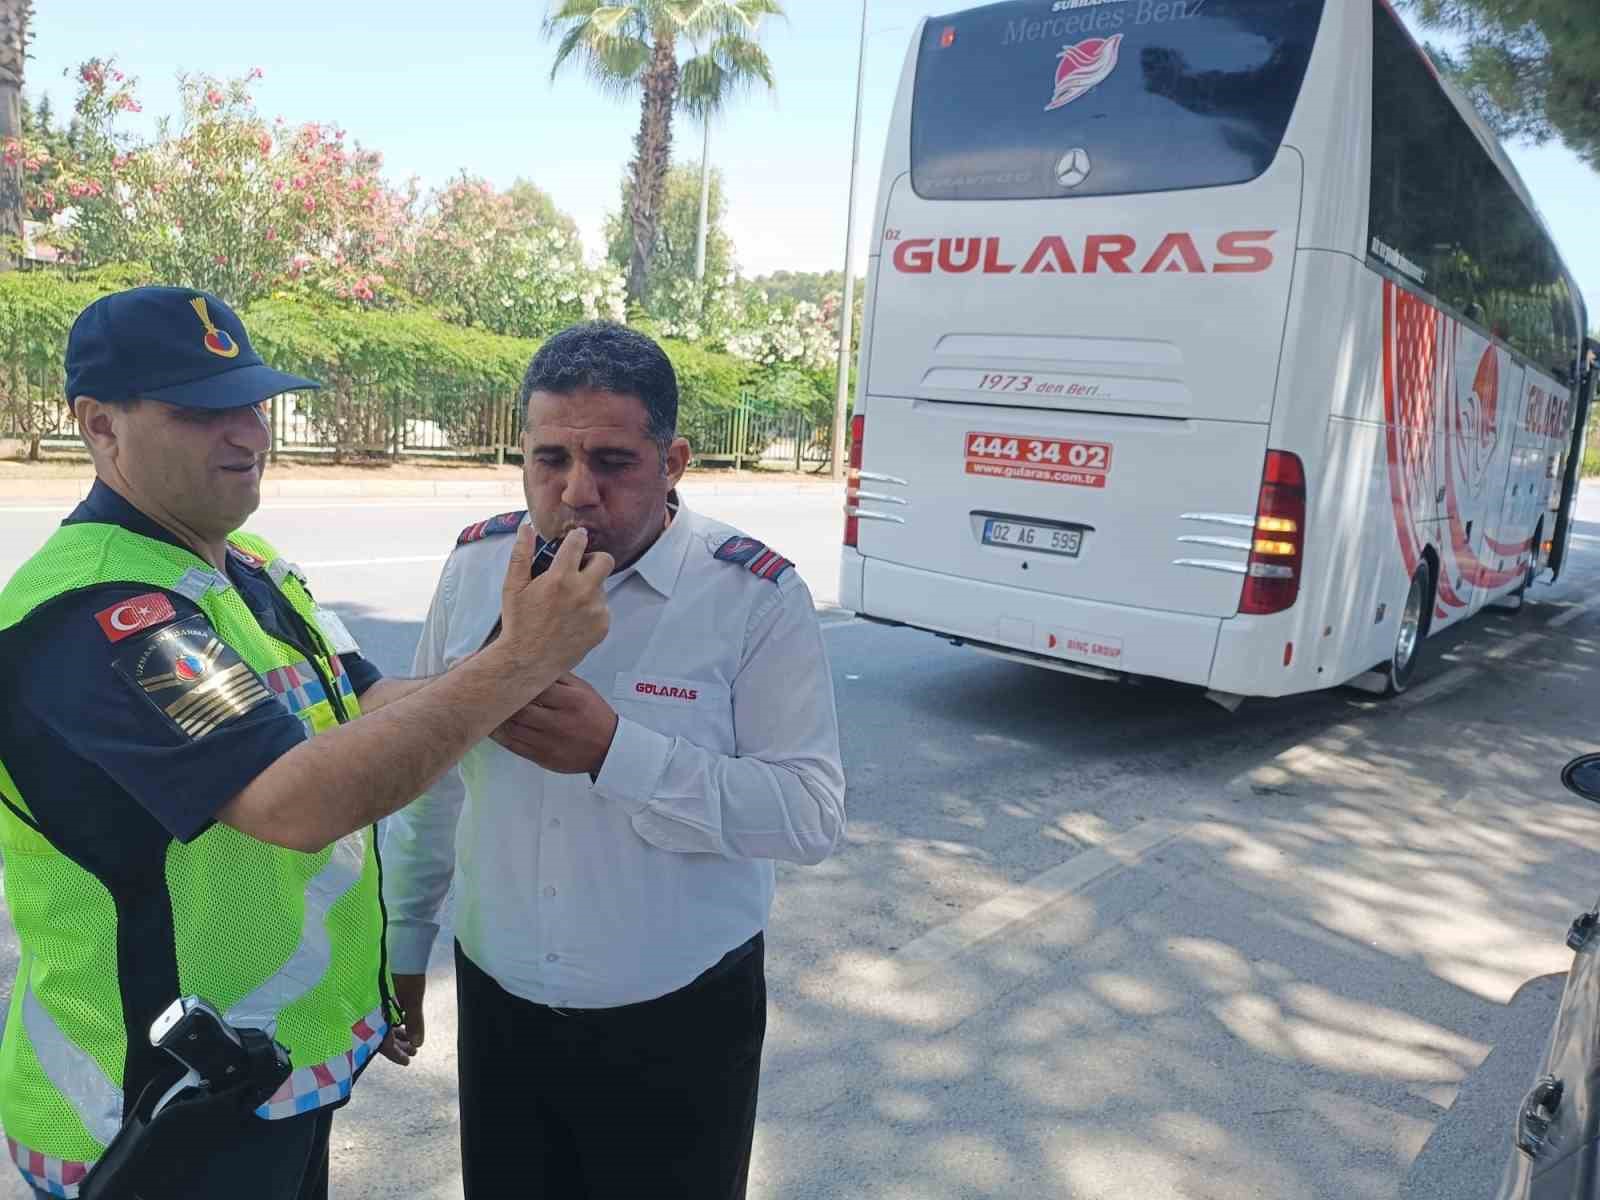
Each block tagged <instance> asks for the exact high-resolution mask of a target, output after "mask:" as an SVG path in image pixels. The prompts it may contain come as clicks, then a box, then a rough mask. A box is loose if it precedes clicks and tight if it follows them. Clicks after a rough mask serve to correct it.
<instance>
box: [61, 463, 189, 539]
mask: <svg viewBox="0 0 1600 1200" xmlns="http://www.w3.org/2000/svg"><path fill="white" fill-rule="evenodd" d="M86 523H93V524H97V525H119V526H121V527H122V528H123V529H126V530H127V531H128V532H129V533H137V534H139V535H140V536H141V537H147V538H151V539H152V540H154V541H157V542H165V543H166V544H167V545H169V546H176V547H178V548H179V549H180V550H188V549H189V547H187V546H185V545H184V544H183V543H182V542H180V541H179V540H178V538H177V536H176V535H175V534H173V532H172V531H171V530H169V529H167V528H166V527H165V526H163V525H161V524H159V523H158V522H156V521H155V520H154V519H153V518H151V517H148V516H146V515H145V514H144V513H143V512H141V511H140V510H139V509H137V508H135V507H134V506H133V504H132V502H131V501H129V500H128V498H127V497H126V496H124V495H123V494H122V493H121V492H119V491H117V490H116V489H115V488H113V487H112V486H111V485H110V484H108V483H106V482H105V481H104V480H101V479H96V480H95V481H94V486H93V487H91V488H90V489H89V494H88V495H87V496H85V497H84V498H83V502H82V503H80V504H79V505H78V507H77V508H75V509H73V510H72V512H71V513H70V514H69V515H68V517H67V519H66V520H65V521H63V522H62V524H63V525H81V524H86ZM191 553H192V551H191Z"/></svg>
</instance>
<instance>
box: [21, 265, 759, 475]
mask: <svg viewBox="0 0 1600 1200" xmlns="http://www.w3.org/2000/svg"><path fill="white" fill-rule="evenodd" d="M144 282H149V280H148V272H145V271H144V270H142V269H141V268H139V267H137V266H128V267H116V268H111V269H106V270H102V271H99V272H95V273H93V274H87V275H83V276H79V277H76V278H74V277H71V276H68V275H66V274H63V273H59V272H55V271H26V272H8V273H5V274H0V420H3V423H4V424H5V425H8V426H10V427H11V428H12V429H14V430H16V431H18V432H21V433H24V434H25V435H26V434H29V433H33V432H36V431H39V430H48V429H50V428H52V427H53V425H54V423H55V419H56V418H57V417H59V415H60V412H61V404H62V396H61V383H62V378H61V360H62V356H63V354H64V353H65V350H66V341H67V332H68V330H69V329H70V328H71V326H72V322H73V320H74V319H75V318H76V317H77V315H78V313H79V312H81V311H82V310H83V309H84V307H85V306H87V305H88V304H90V303H91V302H92V301H94V300H95V299H96V298H98V297H100V296H102V295H105V294H106V293H107V292H111V291H116V290H118V289H120V288H124V287H130V286H135V285H137V284H139V283H144ZM241 316H242V318H243V319H244V322H245V326H246V328H247V329H248V330H249V331H250V338H251V341H252V342H253V343H254V344H255V346H256V349H257V350H259V351H260V353H261V356H262V358H264V359H265V360H266V361H267V362H269V363H271V364H272V365H273V366H275V367H278V368H280V369H282V370H285V371H293V372H296V373H298V374H302V375H306V376H309V377H310V378H312V379H315V380H317V381H318V382H319V383H321V384H322V385H323V387H322V390H321V391H320V392H317V393H312V394H307V395H305V396H302V397H301V399H300V401H299V403H300V405H301V408H302V411H304V412H306V413H307V415H308V416H309V418H310V420H311V423H312V426H313V428H314V429H315V431H316V432H317V434H318V437H319V440H322V441H325V442H327V443H328V444H329V445H332V446H334V447H336V448H338V449H340V450H382V449H384V448H386V447H389V446H391V445H392V444H393V439H394V437H395V436H396V435H395V431H396V429H397V428H399V427H400V424H401V422H402V421H403V420H406V419H412V420H415V419H428V420H433V421H436V422H437V423H438V424H439V425H440V426H441V427H442V428H443V429H444V430H445V432H446V433H447V434H448V435H449V437H450V439H451V441H452V444H454V445H457V446H492V445H495V444H497V443H499V442H501V441H505V440H514V428H515V427H514V425H508V424H507V422H508V421H511V420H513V419H514V418H513V417H512V415H511V414H512V409H513V407H514V404H515V398H516V392H517V387H518V385H519V384H520V382H521V380H522V376H523V372H524V371H526V370H527V366H528V362H529V361H530V360H531V359H532V358H533V355H534V353H535V351H537V350H538V348H539V343H538V342H537V341H532V340H528V339H523V338H513V337H502V336H500V335H498V334H493V333H487V332H484V331H483V330H480V329H469V328H466V327H464V326H460V325H453V324H451V323H449V322H447V321H445V320H444V319H442V318H441V317H439V316H438V315H436V314H435V313H433V312H430V311H428V310H425V309H410V310H403V311H395V310H381V309H361V308H353V307H349V306H345V305H339V304H335V303H333V302H331V301H324V300H319V299H316V298H312V297H307V296H304V295H301V294H278V295H275V296H271V297H269V298H267V299H265V300H260V301H257V302H256V303H255V304H253V305H251V306H250V307H249V308H247V309H246V310H244V312H243V313H241ZM661 345H662V348H663V349H664V350H665V351H666V353H667V357H668V358H670V359H671V360H672V364H673V367H674V369H675V370H676V372H677V375H678V385H679V392H680V407H679V425H680V428H681V429H682V430H683V431H684V433H685V436H688V437H689V438H691V440H693V439H694V438H695V436H696V434H697V433H699V432H702V431H703V429H708V428H710V426H711V424H712V423H714V422H715V421H716V420H717V418H718V415H719V414H721V413H723V412H725V411H727V410H728V409H730V408H733V407H736V406H737V405H738V404H739V403H740V397H741V395H742V394H743V392H744V391H745V389H746V388H747V386H748V385H749V384H750V382H751V380H752V379H753V374H752V370H751V367H750V365H749V364H748V363H745V362H743V361H741V360H739V359H736V358H733V357H731V356H729V355H726V354H719V353H715V352H713V351H709V350H706V349H703V348H702V347H699V346H695V345H691V344H689V343H687V342H680V341H674V340H671V339H663V340H662V342H661Z"/></svg>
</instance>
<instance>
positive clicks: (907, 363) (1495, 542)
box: [842, 0, 1592, 706]
mask: <svg viewBox="0 0 1600 1200" xmlns="http://www.w3.org/2000/svg"><path fill="white" fill-rule="evenodd" d="M873 238H874V245H873V250H872V255H871V258H870V262H869V268H868V275H867V295H866V306H865V309H866V315H865V324H864V327H863V334H862V347H861V363H860V372H859V380H858V385H857V397H856V410H855V412H856V415H855V417H854V420H853V422H852V432H853V435H854V443H853V447H852V451H851V477H850V478H851V482H850V490H849V498H848V500H847V502H846V524H845V549H844V551H843V558H842V566H843V571H842V602H843V605H844V607H846V608H848V609H852V610H854V611H855V612H857V613H859V614H860V615H862V616H864V617H867V618H869V619H872V620H877V621H883V622H887V623H890V624H897V625H907V626H912V627H916V628H919V629H924V630H927V631H929V632H932V633H935V634H938V635H940V636H942V637H945V638H948V639H950V640H952V641H954V642H956V643H958V644H967V645H972V646H975V647H978V648H980V649H984V650H987V651H990V652H993V653H998V654H1002V655H1005V656H1008V657H1012V658H1017V659H1020V660H1022V661H1026V662H1030V663H1036V664H1040V665H1044V666H1050V667H1053V668H1055V669H1057V670H1064V671H1073V672H1079V673H1084V674H1088V675H1091V676H1096V677H1102V678H1122V677H1126V676H1157V677H1161V678H1165V679H1171V680H1177V681H1180V682H1184V683H1189V684H1196V685H1199V686H1201V687H1204V688H1206V689H1207V690H1208V691H1209V692H1210V694H1211V695H1212V696H1213V697H1214V698H1215V699H1218V700H1219V701H1221V702H1223V703H1225V704H1228V705H1229V706H1232V705H1234V704H1236V703H1237V702H1238V699H1239V698H1240V697H1243V696H1279V695H1285V694H1288V693H1292V692H1303V691H1309V690H1312V689H1316V688H1325V687H1331V686H1334V685H1337V684H1342V683H1346V682H1350V681H1352V680H1358V677H1363V678H1360V679H1359V680H1358V681H1359V682H1360V683H1361V684H1362V685H1363V686H1368V687H1371V688H1373V690H1386V691H1388V692H1389V693H1391V694H1392V693H1393V692H1396V691H1400V690H1403V689H1404V688H1405V686H1406V683H1407V681H1408V680H1409V678H1410V676H1411V674H1412V670H1413V667H1414V666H1415V663H1416V659H1417V652H1418V649H1419V646H1420V645H1421V642H1422V640H1423V639H1424V638H1426V637H1427V636H1428V635H1429V634H1432V633H1438V632H1439V631H1440V630H1442V629H1444V628H1446V627H1447V626H1449V625H1452V624H1454V623H1455V622H1457V621H1459V620H1462V619H1463V618H1465V617H1468V616H1470V615H1472V614H1473V613H1475V612H1476V611H1477V610H1478V609H1480V608H1482V607H1483V605H1484V604H1485V603H1487V602H1489V601H1497V600H1499V601H1504V602H1506V603H1507V604H1517V603H1520V598H1521V595H1522V592H1523V590H1524V589H1525V588H1526V586H1527V585H1528V584H1529V583H1530V582H1533V581H1547V580H1553V579H1554V578H1555V576H1556V574H1557V573H1558V572H1559V570H1560V567H1561V562H1562V558H1563V557H1564V554H1565V546H1566V541H1567V536H1568V525H1569V523H1570V519H1571V508H1572V501H1573V498H1574V496H1575V494H1576V479H1577V473H1578V467H1579V460H1580V459H1581V455H1582V430H1583V425H1584V416H1585V412H1586V409H1587V396H1588V394H1589V390H1590V387H1589V385H1590V383H1591V382H1592V381H1591V380H1590V379H1589V378H1588V377H1586V375H1585V374H1584V368H1583V361H1584V359H1585V357H1586V356H1585V352H1584V339H1583V334H1582V331H1583V329H1584V328H1585V325H1584V313H1583V311H1582V302H1581V300H1580V297H1579V293H1578V290H1577V287H1576V284H1575V283H1574V281H1573V279H1572V276H1571V275H1570V273H1569V272H1568V271H1567V269H1566V268H1565V266H1564V265H1563V264H1562V262H1561V260H1560V258H1559V256H1558V255H1557V253H1556V250H1555V248H1554V245H1553V243H1552V241H1551V239H1550V237H1549V235H1548V233H1547V231H1546V229H1545V227H1544V224H1543V222H1542V221H1541V219H1540V217H1539V215H1538V213H1537V212H1536V210H1535V209H1534V206H1533V203H1532V201H1531V199H1530V198H1529V196H1528V194H1527V192H1526V190H1525V189H1524V187H1523V185H1522V183H1521V181H1520V179H1519V178H1518V176H1517V174H1516V172H1515V170H1514V169H1513V168H1512V166H1511V164H1510V163H1509V161H1508V160H1507V158H1506V156H1505V154H1504V152H1503V151H1502V150H1501V148H1500V146H1499V144H1498V143H1497V142H1496V140H1495V138H1494V136H1493V135H1492V134H1491V133H1490V132H1489V130H1488V129H1487V127H1486V126H1485V125H1484V124H1483V123H1482V122H1481V121H1480V120H1479V119H1478V117H1477V116H1476V114H1474V113H1473V112H1472V110H1471V108H1470V105H1469V104H1468V103H1467V102H1466V101H1465V100H1464V99H1462V98H1460V97H1459V95H1458V94H1457V93H1456V92H1454V91H1453V90H1452V89H1451V88H1449V87H1448V86H1447V85H1446V84H1444V83H1443V82H1442V81H1441V80H1440V78H1439V77H1438V76H1437V74H1436V73H1435V72H1434V70H1433V68H1432V66H1431V64H1430V63H1429V60H1428V59H1427V58H1426V57H1425V55H1424V54H1423V53H1422V51H1421V50H1420V48H1419V47H1418V46H1417V45H1416V43H1415V42H1414V41H1413V40H1412V39H1411V37H1410V36H1409V34H1408V33H1407V32H1406V30H1405V28H1404V27H1403V26H1402V25H1401V23H1400V21H1399V20H1398V18H1397V17H1396V16H1395V14H1394V13H1393V11H1392V10H1391V9H1390V8H1389V6H1388V4H1387V2H1386V0H1010V2H1008V3H1000V4H992V5H988V6H986V7H982V8H976V9H971V10H968V11H965V12H959V13H956V14H954V15H951V16H946V17H934V18H928V19H927V20H926V21H925V22H923V24H922V25H921V26H920V27H919V29H918V31H917V33H916V35H915V36H914V38H913V42H912V46H911V51H910V54H909V56H908V59H907V62H906V66H905V70H904V74H903V77H902V79H901V83H900V90H899V96H898V100H897V102H896V106H895V110H894V114H893V118H892V122H891V125H890V135H889V144H888V148H887V151H886V153H885V157H884V169H883V180H882V184H881V188H880V193H879V199H878V211H877V215H876V223H875V225H874V228H873ZM1375 671H1377V672H1382V675H1381V676H1378V675H1372V674H1369V673H1370V672H1375Z"/></svg>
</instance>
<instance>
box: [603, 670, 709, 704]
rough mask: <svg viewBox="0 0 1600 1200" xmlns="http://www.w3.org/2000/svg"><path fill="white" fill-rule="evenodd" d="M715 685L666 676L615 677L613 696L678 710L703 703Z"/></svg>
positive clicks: (624, 675) (623, 675)
mask: <svg viewBox="0 0 1600 1200" xmlns="http://www.w3.org/2000/svg"><path fill="white" fill-rule="evenodd" d="M714 690H716V689H715V685H712V684H707V683H705V682H703V681H701V680H698V679H674V678H672V677H670V676H667V675H632V674H627V673H622V674H619V675H618V676H617V683H616V689H615V694H616V695H617V696H618V697H619V698H621V699H624V700H641V701H644V702H645V703H647V704H669V705H675V706H677V707H680V708H686V707H689V706H691V705H695V704H700V703H703V702H704V701H705V700H706V699H708V698H709V694H710V692H711V691H714Z"/></svg>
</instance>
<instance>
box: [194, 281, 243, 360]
mask: <svg viewBox="0 0 1600 1200" xmlns="http://www.w3.org/2000/svg"><path fill="white" fill-rule="evenodd" d="M189 303H190V304H191V305H192V306H193V307H194V311H195V315H197V316H198V317H199V318H200V323H201V324H202V325H204V326H205V327H206V349H207V350H209V351H211V353H213V354H215V355H216V356H217V357H218V358H234V357H235V356H237V355H238V353H239V343H238V342H236V341H234V340H233V339H232V338H231V337H229V336H228V335H227V333H225V332H224V331H223V330H221V329H218V328H217V327H216V326H215V325H213V324H212V323H211V313H210V312H208V311H207V310H206V302H205V297H203V296H196V297H195V298H194V299H193V300H191V301H189Z"/></svg>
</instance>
